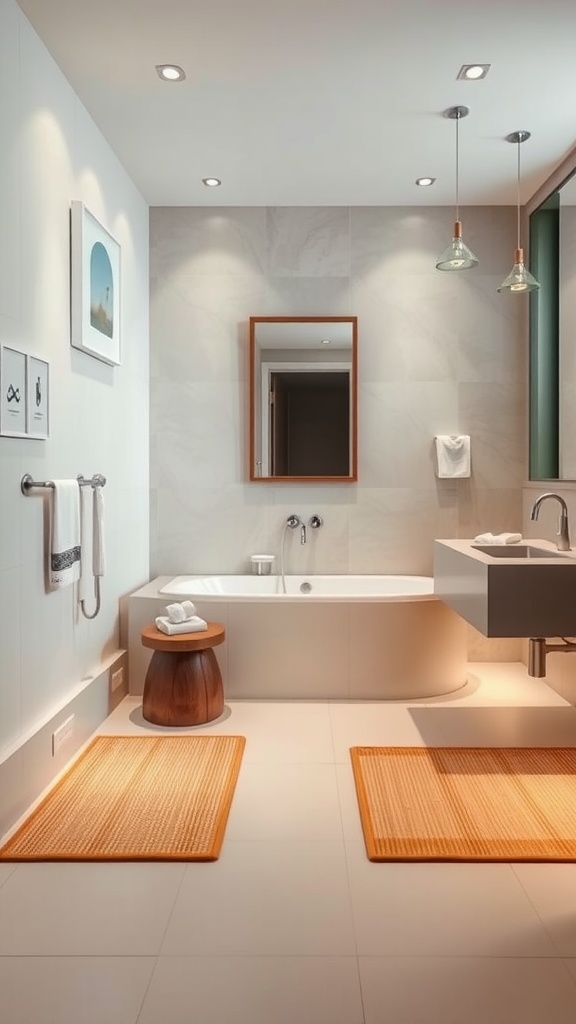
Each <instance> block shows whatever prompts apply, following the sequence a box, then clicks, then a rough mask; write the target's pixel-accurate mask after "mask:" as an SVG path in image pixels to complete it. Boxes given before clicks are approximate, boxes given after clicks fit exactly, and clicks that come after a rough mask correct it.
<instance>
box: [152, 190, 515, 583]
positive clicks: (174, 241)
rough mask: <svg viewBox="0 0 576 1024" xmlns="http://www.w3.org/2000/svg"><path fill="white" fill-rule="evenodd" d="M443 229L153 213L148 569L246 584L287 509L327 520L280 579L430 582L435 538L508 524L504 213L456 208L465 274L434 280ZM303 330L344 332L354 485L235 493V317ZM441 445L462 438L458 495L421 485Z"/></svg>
mask: <svg viewBox="0 0 576 1024" xmlns="http://www.w3.org/2000/svg"><path fill="white" fill-rule="evenodd" d="M451 219H452V211H448V210H447V209H442V208H430V209H422V208H417V209H416V208H409V207H392V208H386V207H383V208H371V207H365V208H364V207H354V208H350V209H344V208H341V207H302V208H294V207H271V208H257V207H250V208H226V207H218V208H214V209H210V208H207V207H203V208H201V209H193V208H168V209H164V208H158V207H155V208H152V209H151V211H150V232H151V240H150V246H151V247H150V262H151V366H152V371H151V382H150V388H151V486H152V493H151V515H152V518H153V520H154V524H155V532H154V536H153V540H152V543H151V572H152V574H154V573H172V574H174V575H175V574H177V573H190V574H193V573H199V572H201V573H242V572H246V571H247V565H248V559H249V556H250V554H252V552H254V551H264V550H265V551H270V552H271V553H275V554H277V555H278V554H279V549H280V541H281V535H282V529H283V526H284V522H285V519H286V516H287V515H288V514H290V513H291V512H293V511H294V510H295V509H296V510H297V511H298V513H299V514H300V515H302V516H303V517H304V516H305V515H307V514H308V513H309V514H310V515H311V514H313V513H318V514H320V515H322V516H323V518H324V527H323V529H322V530H321V531H317V532H318V534H319V535H318V536H309V538H308V542H307V543H306V544H305V545H299V544H298V545H297V544H291V545H290V548H289V559H290V561H289V567H290V572H295V573H302V572H317V573H324V572H328V573H334V572H335V573H361V572H370V573H390V572H398V573H405V572H409V573H416V574H425V575H428V574H430V573H431V572H432V542H433V540H434V538H435V537H438V536H468V537H473V536H475V535H476V534H477V533H479V532H484V531H486V530H493V531H494V530H505V529H506V530H518V529H520V503H519V501H518V500H515V495H518V494H519V493H520V488H521V485H522V481H523V477H524V441H523V438H524V430H525V407H524V371H525V365H526V364H525V353H524V352H523V331H524V330H525V319H524V317H525V310H524V306H523V304H522V303H521V302H520V303H512V302H507V301H506V300H505V299H504V298H503V297H502V296H499V295H497V293H496V287H497V285H498V284H499V283H500V281H501V280H502V278H503V276H504V275H505V274H506V273H507V272H508V269H509V268H508V266H507V262H508V259H509V253H510V251H511V249H513V247H514V239H515V230H516V219H515V210H514V209H512V208H503V207H498V208H494V209H490V208H467V209H466V234H467V243H468V244H470V246H471V247H472V248H473V250H474V252H476V254H477V255H478V257H479V259H480V266H479V267H478V268H477V269H476V270H475V271H474V273H473V274H470V275H450V274H439V273H438V272H437V271H436V270H435V260H436V257H437V254H438V252H439V251H440V250H441V249H442V247H443V245H444V244H445V234H446V223H447V222H448V223H449V222H450V220H451ZM308 315H309V316H357V317H358V383H359V396H358V403H359V432H358V438H359V447H358V454H359V479H358V482H357V483H355V484H348V485H345V486H342V485H338V484H325V485H318V484H313V483H311V484H298V485H290V484H262V483H259V484H255V483H254V484H249V483H247V480H248V380H247V375H248V320H249V317H250V316H308ZM442 433H447V434H450V433H467V434H470V437H471V440H472V477H471V479H470V480H463V481H448V480H447V481H438V480H436V479H435V477H434V462H433V438H434V436H435V435H436V434H442ZM455 485H456V486H455ZM494 517H495V518H494ZM462 531H465V532H464V533H463V532H462ZM320 534H321V536H320ZM292 539H293V538H289V540H292Z"/></svg>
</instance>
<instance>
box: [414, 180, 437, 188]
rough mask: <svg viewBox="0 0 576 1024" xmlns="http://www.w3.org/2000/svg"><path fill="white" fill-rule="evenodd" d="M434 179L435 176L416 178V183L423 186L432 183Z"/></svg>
mask: <svg viewBox="0 0 576 1024" xmlns="http://www.w3.org/2000/svg"><path fill="white" fill-rule="evenodd" d="M435 181H436V178H416V184H417V185H421V186H423V187H425V186H427V185H433V184H434V182H435Z"/></svg>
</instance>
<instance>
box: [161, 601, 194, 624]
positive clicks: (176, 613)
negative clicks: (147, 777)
mask: <svg viewBox="0 0 576 1024" xmlns="http://www.w3.org/2000/svg"><path fill="white" fill-rule="evenodd" d="M166 615H167V616H168V619H169V620H170V622H175V623H178V622H186V621H187V620H189V619H191V618H193V616H194V615H196V609H195V607H194V605H193V604H192V601H182V603H181V604H180V602H179V601H175V602H174V604H167V605H166Z"/></svg>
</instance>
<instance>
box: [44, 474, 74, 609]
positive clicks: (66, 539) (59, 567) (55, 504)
mask: <svg viewBox="0 0 576 1024" xmlns="http://www.w3.org/2000/svg"><path fill="white" fill-rule="evenodd" d="M79 492H80V488H79V487H78V481H77V480H54V490H53V495H52V537H51V549H50V586H51V587H52V589H53V590H61V589H62V587H67V586H68V584H69V583H75V582H76V580H78V579H80V493H79Z"/></svg>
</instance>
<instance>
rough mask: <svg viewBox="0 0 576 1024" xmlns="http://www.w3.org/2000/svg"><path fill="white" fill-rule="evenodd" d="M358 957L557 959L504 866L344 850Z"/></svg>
mask: <svg viewBox="0 0 576 1024" xmlns="http://www.w3.org/2000/svg"><path fill="white" fill-rule="evenodd" d="M346 853H347V856H348V862H349V872H350V886H351V895H352V907H353V914H354V925H355V930H356V938H357V944H358V953H359V954H360V955H364V956H370V955H380V956H408V955H411V956H542V957H546V956H557V955H558V951H557V949H556V948H555V947H554V945H553V944H552V942H551V940H550V938H549V936H548V934H547V932H546V930H545V929H544V926H543V924H542V922H541V921H540V918H539V917H538V915H537V913H536V911H535V910H534V908H533V906H532V904H531V903H530V900H529V899H528V898H527V896H526V894H525V892H524V891H523V889H522V887H521V886H520V885H519V883H518V880H517V878H516V876H515V875H514V872H513V871H512V868H511V866H510V865H509V864H455V863H418V862H415V863H412V864H410V863H372V862H370V861H369V860H368V859H367V857H366V853H365V850H364V847H363V845H360V844H356V843H347V844H346Z"/></svg>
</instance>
